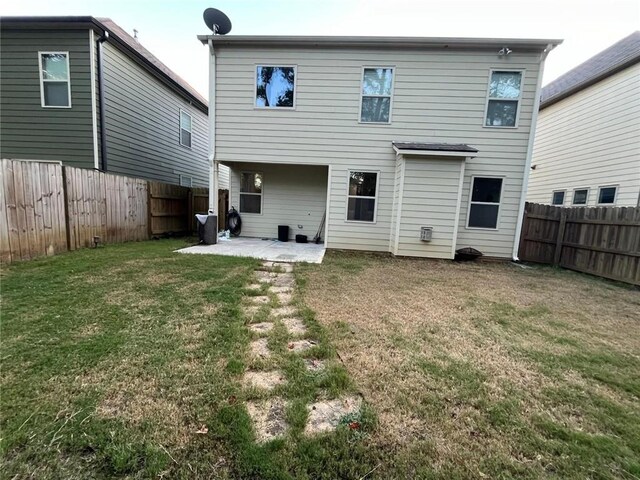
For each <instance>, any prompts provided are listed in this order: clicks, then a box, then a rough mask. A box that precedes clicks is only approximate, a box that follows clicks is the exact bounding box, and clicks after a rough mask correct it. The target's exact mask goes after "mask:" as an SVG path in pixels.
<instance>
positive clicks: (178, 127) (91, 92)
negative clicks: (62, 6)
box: [0, 17, 226, 188]
mask: <svg viewBox="0 0 640 480" xmlns="http://www.w3.org/2000/svg"><path fill="white" fill-rule="evenodd" d="M0 42H1V45H2V49H1V52H0V109H1V113H0V119H1V127H0V128H1V132H0V133H1V135H0V155H1V156H2V157H3V158H13V159H28V160H60V161H62V162H63V163H64V164H65V165H70V166H74V167H82V168H95V169H99V170H103V171H107V172H111V173H117V174H122V175H129V176H133V177H140V178H145V179H151V180H159V181H162V182H168V183H173V184H182V185H193V186H205V185H207V184H208V175H209V160H208V157H207V152H208V127H207V110H208V108H207V101H206V100H205V99H204V98H203V97H202V96H201V95H200V94H198V92H196V91H195V90H194V89H193V88H192V87H191V86H190V85H189V84H188V83H187V82H185V81H184V80H183V79H181V78H180V77H179V76H178V75H176V74H175V73H174V72H172V71H171V70H170V69H169V68H167V67H166V66H165V65H164V64H163V63H162V62H160V61H159V60H158V59H157V58H156V57H155V56H153V55H152V54H151V53H150V52H149V51H148V50H147V49H145V48H144V47H143V46H142V45H141V44H140V43H138V41H137V40H136V39H134V38H133V37H131V36H130V35H129V34H128V33H126V32H125V31H124V30H123V29H122V28H120V27H119V26H118V25H116V24H115V23H114V22H112V21H111V20H109V19H96V18H93V17H2V18H1V19H0ZM225 172H226V170H223V171H221V174H222V175H223V176H222V178H221V188H225V186H226V185H225V178H224V173H225Z"/></svg>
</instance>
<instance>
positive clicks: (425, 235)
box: [420, 227, 433, 242]
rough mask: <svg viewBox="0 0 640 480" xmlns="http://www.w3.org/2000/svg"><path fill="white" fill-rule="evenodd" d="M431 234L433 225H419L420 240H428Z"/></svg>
mask: <svg viewBox="0 0 640 480" xmlns="http://www.w3.org/2000/svg"><path fill="white" fill-rule="evenodd" d="M432 235H433V227H420V240H422V241H423V242H430V241H431V236H432Z"/></svg>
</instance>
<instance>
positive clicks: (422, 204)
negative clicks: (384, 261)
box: [394, 158, 463, 258]
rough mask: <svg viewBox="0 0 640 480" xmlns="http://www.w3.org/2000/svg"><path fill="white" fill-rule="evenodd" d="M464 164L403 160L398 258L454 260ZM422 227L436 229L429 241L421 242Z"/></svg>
mask: <svg viewBox="0 0 640 480" xmlns="http://www.w3.org/2000/svg"><path fill="white" fill-rule="evenodd" d="M462 161H463V160H458V159H451V158H444V159H436V158H420V159H412V158H407V159H405V160H404V162H405V168H404V186H403V188H402V199H401V201H402V212H401V215H400V217H399V221H400V229H399V241H398V249H397V251H395V252H394V253H395V254H396V255H406V256H413V257H431V258H453V250H454V248H453V247H454V244H455V241H456V239H455V238H454V234H455V232H454V231H455V218H456V210H457V206H458V190H459V189H460V174H461V173H462V169H461V162H462ZM421 227H432V228H433V235H432V240H431V241H430V242H423V241H421V240H420V228H421Z"/></svg>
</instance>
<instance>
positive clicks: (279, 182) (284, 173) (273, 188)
mask: <svg viewBox="0 0 640 480" xmlns="http://www.w3.org/2000/svg"><path fill="white" fill-rule="evenodd" d="M230 166H231V178H230V181H231V187H230V190H231V192H230V193H231V194H230V205H233V206H234V207H236V209H237V210H238V211H240V175H241V173H242V172H260V173H262V175H263V177H262V182H263V187H262V213H261V214H252V213H242V212H240V216H241V218H242V236H243V237H258V238H277V237H278V225H288V226H289V237H290V238H291V239H293V238H295V236H296V234H300V235H307V237H309V241H311V240H312V239H313V237H314V236H315V234H316V232H317V230H318V227H319V226H320V222H321V220H322V215H323V214H324V211H325V209H326V204H327V167H320V166H309V165H307V166H300V165H275V164H262V163H260V164H258V163H249V164H244V163H243V164H231V165H230ZM299 225H301V226H302V228H298V226H299Z"/></svg>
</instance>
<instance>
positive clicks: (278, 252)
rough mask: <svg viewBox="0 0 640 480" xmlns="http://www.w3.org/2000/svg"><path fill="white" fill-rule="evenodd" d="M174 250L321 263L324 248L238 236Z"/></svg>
mask: <svg viewBox="0 0 640 480" xmlns="http://www.w3.org/2000/svg"><path fill="white" fill-rule="evenodd" d="M176 251H177V252H179V253H196V254H203V255H227V256H234V257H251V258H259V259H261V260H267V261H271V262H308V263H322V258H323V257H324V252H325V248H324V245H322V244H320V245H316V244H315V243H295V242H279V241H277V240H261V239H259V238H244V237H239V238H232V239H230V240H220V241H219V243H217V244H215V245H194V246H193V247H187V248H182V249H180V250H176Z"/></svg>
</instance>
